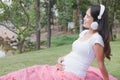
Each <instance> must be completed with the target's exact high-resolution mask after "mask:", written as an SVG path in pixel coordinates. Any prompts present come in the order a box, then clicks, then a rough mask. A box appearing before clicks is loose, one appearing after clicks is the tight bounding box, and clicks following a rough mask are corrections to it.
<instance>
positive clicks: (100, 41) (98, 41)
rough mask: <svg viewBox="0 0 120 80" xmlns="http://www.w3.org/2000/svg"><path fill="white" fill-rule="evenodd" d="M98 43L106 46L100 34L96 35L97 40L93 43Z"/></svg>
mask: <svg viewBox="0 0 120 80" xmlns="http://www.w3.org/2000/svg"><path fill="white" fill-rule="evenodd" d="M96 43H98V44H100V45H101V46H102V47H104V42H103V39H102V36H100V35H96V37H95V40H94V42H93V45H95V44H96Z"/></svg>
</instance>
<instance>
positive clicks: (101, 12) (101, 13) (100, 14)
mask: <svg viewBox="0 0 120 80" xmlns="http://www.w3.org/2000/svg"><path fill="white" fill-rule="evenodd" d="M104 11H105V6H104V5H102V4H100V13H99V15H98V19H101V18H102V15H103V13H104Z"/></svg>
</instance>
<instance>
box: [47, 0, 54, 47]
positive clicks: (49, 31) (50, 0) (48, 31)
mask: <svg viewBox="0 0 120 80" xmlns="http://www.w3.org/2000/svg"><path fill="white" fill-rule="evenodd" d="M52 3H53V0H48V6H47V7H48V9H47V16H48V17H47V26H48V27H47V33H48V34H47V48H50V44H51V8H52Z"/></svg>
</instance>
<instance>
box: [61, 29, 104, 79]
mask: <svg viewBox="0 0 120 80" xmlns="http://www.w3.org/2000/svg"><path fill="white" fill-rule="evenodd" d="M87 31H88V30H84V31H83V32H81V33H80V35H79V38H78V39H77V40H76V41H74V42H73V44H72V51H71V52H70V53H69V54H68V55H66V56H65V57H64V61H63V63H62V64H63V65H64V70H65V71H68V72H73V73H75V74H76V75H78V76H80V77H82V78H84V77H85V75H86V71H87V69H88V67H89V66H90V65H91V63H92V62H93V60H94V58H95V53H94V50H93V45H94V44H95V43H99V44H100V45H101V46H103V47H104V42H103V39H102V37H101V36H100V35H99V33H95V34H93V35H92V36H91V37H90V38H89V39H88V40H85V41H80V38H82V37H83V35H84V34H85V33H86V32H87Z"/></svg>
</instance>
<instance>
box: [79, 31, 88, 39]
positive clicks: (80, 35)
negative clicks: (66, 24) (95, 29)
mask: <svg viewBox="0 0 120 80" xmlns="http://www.w3.org/2000/svg"><path fill="white" fill-rule="evenodd" d="M87 31H88V30H83V31H82V32H81V33H80V34H79V38H80V37H82V36H83V35H84V34H85V33H86V32H87Z"/></svg>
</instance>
